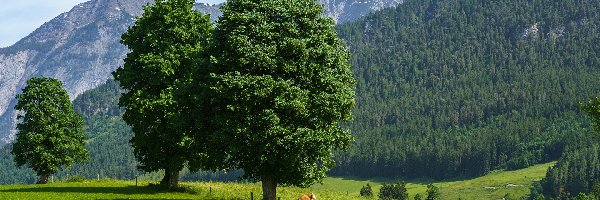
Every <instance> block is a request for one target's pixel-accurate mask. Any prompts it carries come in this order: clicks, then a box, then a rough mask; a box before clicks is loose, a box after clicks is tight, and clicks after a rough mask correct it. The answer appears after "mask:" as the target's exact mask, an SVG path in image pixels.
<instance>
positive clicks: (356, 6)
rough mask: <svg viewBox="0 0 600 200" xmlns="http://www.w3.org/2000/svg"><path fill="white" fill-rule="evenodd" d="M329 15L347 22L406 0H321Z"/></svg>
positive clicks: (339, 20)
mask: <svg viewBox="0 0 600 200" xmlns="http://www.w3.org/2000/svg"><path fill="white" fill-rule="evenodd" d="M319 1H320V2H321V4H323V7H324V9H325V12H326V13H327V15H328V16H329V17H331V18H333V19H334V20H335V21H336V23H338V24H341V23H346V22H351V21H354V20H356V19H358V18H361V17H363V16H365V15H367V14H369V13H371V12H373V11H378V10H381V9H384V8H388V7H394V6H397V5H398V4H401V3H402V2H403V1H404V0H319Z"/></svg>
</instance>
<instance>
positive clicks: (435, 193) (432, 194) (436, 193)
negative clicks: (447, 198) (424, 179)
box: [426, 183, 442, 200]
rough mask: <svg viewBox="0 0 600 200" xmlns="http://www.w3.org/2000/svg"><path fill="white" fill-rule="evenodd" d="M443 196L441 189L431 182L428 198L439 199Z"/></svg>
mask: <svg viewBox="0 0 600 200" xmlns="http://www.w3.org/2000/svg"><path fill="white" fill-rule="evenodd" d="M441 198H442V194H441V193H440V189H439V188H438V187H436V186H435V185H433V183H430V184H429V185H427V198H426V199H427V200H438V199H441Z"/></svg>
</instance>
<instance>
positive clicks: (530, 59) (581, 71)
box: [333, 0, 600, 178]
mask: <svg viewBox="0 0 600 200" xmlns="http://www.w3.org/2000/svg"><path fill="white" fill-rule="evenodd" d="M599 8H600V3H599V2H598V1H590V0H587V1H586V0H583V1H549V0H545V1H539V0H538V1H516V0H499V1H475V0H459V1H434V0H419V1H406V2H405V3H404V4H402V5H401V6H398V7H397V8H395V9H386V10H383V11H380V12H377V13H375V14H373V15H369V16H367V17H365V18H363V19H362V20H360V21H358V22H356V23H349V24H344V25H341V26H339V27H338V33H339V34H340V35H341V36H342V38H344V39H345V40H346V44H347V45H348V46H349V48H350V50H351V52H352V54H353V57H352V60H351V62H352V63H353V71H354V74H355V76H356V77H357V80H358V90H357V108H356V109H355V112H354V114H355V120H354V121H353V122H352V123H349V124H347V126H348V127H349V128H350V129H351V130H352V132H353V134H354V135H355V137H356V142H355V143H354V145H353V146H352V147H351V150H349V151H347V152H340V154H338V156H337V165H338V167H337V168H335V169H334V172H333V174H336V175H360V176H405V177H433V178H448V177H455V176H463V175H481V174H484V173H486V172H488V171H490V170H493V169H497V168H520V167H525V166H528V165H531V164H534V163H537V162H540V161H544V160H551V159H556V158H558V156H560V153H561V152H562V146H563V145H564V143H563V142H562V138H563V136H564V135H567V134H576V133H578V132H576V131H574V130H573V129H576V128H571V126H577V124H581V123H578V122H586V123H583V124H581V126H584V127H585V126H587V125H586V124H587V121H584V117H583V116H582V114H581V111H580V109H579V108H578V107H577V103H578V102H580V101H585V100H587V99H588V98H590V97H592V96H597V95H598V91H600V84H599V79H598V78H597V77H600V76H599V75H600V65H599V63H600V58H599V57H598V55H599V53H600V45H597V44H598V42H600V37H599V27H600V26H599V25H600V19H599V16H598V12H597V11H598V9H599Z"/></svg>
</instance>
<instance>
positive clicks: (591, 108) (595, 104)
mask: <svg viewBox="0 0 600 200" xmlns="http://www.w3.org/2000/svg"><path fill="white" fill-rule="evenodd" d="M579 106H580V107H581V109H583V111H585V112H586V113H587V114H588V115H589V116H590V118H591V119H592V122H593V123H594V127H595V128H596V133H599V134H600V97H596V98H592V99H590V100H589V101H588V103H587V104H584V103H580V104H579Z"/></svg>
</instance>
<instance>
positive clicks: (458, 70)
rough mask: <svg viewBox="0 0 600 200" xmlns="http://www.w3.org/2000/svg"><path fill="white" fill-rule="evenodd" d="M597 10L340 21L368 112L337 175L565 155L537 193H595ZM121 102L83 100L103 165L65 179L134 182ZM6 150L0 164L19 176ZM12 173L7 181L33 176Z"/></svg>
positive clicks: (441, 10) (435, 170) (430, 6)
mask: <svg viewBox="0 0 600 200" xmlns="http://www.w3.org/2000/svg"><path fill="white" fill-rule="evenodd" d="M598 10H600V2H598V1H593V0H563V1H551V0H533V1H517V0H496V1H476V0H458V1H444V0H418V1H417V0H407V1H405V2H404V3H403V4H401V5H400V6H398V7H397V8H390V9H384V10H382V11H379V12H376V13H374V14H371V15H368V16H366V17H364V18H362V19H361V20H359V21H357V22H353V23H347V24H342V25H338V26H337V31H338V34H339V35H340V36H341V37H342V38H343V39H344V40H345V42H346V45H347V46H348V47H349V49H350V51H351V53H352V55H353V56H352V58H351V63H352V68H353V72H354V75H355V77H356V79H357V81H358V82H357V92H356V94H357V104H356V109H355V110H354V120H353V121H351V122H349V123H345V124H344V126H345V127H346V128H348V129H349V130H350V131H351V132H352V134H353V136H354V139H355V141H354V142H353V143H352V145H351V146H350V149H349V150H347V151H339V152H336V154H335V161H336V167H334V168H333V169H332V171H330V175H336V176H359V177H396V178H432V179H448V178H459V177H474V176H480V175H484V174H486V173H488V172H490V171H493V170H497V169H509V170H511V169H520V168H524V167H528V166H531V165H533V164H537V163H542V162H548V161H552V160H560V161H559V164H558V165H557V166H556V167H554V168H552V169H551V170H549V171H548V177H547V178H546V179H544V180H542V181H541V182H540V184H539V185H538V187H537V188H534V189H533V190H532V191H534V192H539V193H543V194H546V195H550V196H555V197H556V196H561V195H563V196H564V195H567V192H568V193H569V194H573V195H576V194H577V193H579V192H590V191H591V190H592V189H593V188H594V183H595V182H598V181H600V175H598V174H596V173H598V170H597V169H595V168H597V166H598V165H599V164H598V163H599V162H598V159H599V158H600V157H599V156H598V155H599V150H598V149H599V147H598V144H597V142H596V141H595V140H597V139H590V138H594V137H592V136H591V135H593V134H592V132H593V129H592V128H591V127H592V125H591V121H590V120H589V117H588V116H587V115H586V114H585V113H584V111H582V110H581V108H580V107H579V105H578V104H579V102H586V101H587V100H588V99H590V98H592V97H595V96H600V79H599V78H598V77H600V57H599V56H598V55H600V45H598V44H600V13H599V12H598ZM119 93H120V91H119V87H118V83H116V82H114V81H109V82H108V83H107V84H105V85H103V86H101V87H100V88H97V89H95V90H92V91H88V92H86V93H84V94H82V95H80V96H79V97H78V98H77V99H76V100H75V101H74V107H75V110H76V111H77V112H79V113H81V114H82V115H83V116H84V120H85V124H86V133H87V136H86V139H87V140H88V145H87V146H86V148H87V149H89V150H90V154H91V160H90V161H89V162H88V163H85V164H82V165H76V166H75V167H74V168H73V170H70V171H68V170H65V171H62V172H60V173H63V174H64V173H73V172H74V171H78V173H80V174H81V175H85V176H89V177H95V176H96V174H103V176H105V177H114V178H127V179H129V178H131V177H134V176H135V174H136V173H137V172H136V170H135V165H136V163H135V161H134V157H133V154H132V153H131V152H132V149H131V147H130V146H129V139H130V138H131V136H132V133H131V130H130V128H129V127H128V126H127V125H126V124H125V123H124V122H123V121H122V119H121V117H120V116H121V115H122V113H123V111H122V110H120V109H119V108H118V106H117V105H116V104H117V102H118V97H119ZM99 141H102V142H99ZM7 147H8V146H5V147H3V148H2V151H3V152H2V153H1V154H0V155H1V157H0V165H2V169H11V170H12V169H14V168H15V167H14V166H13V164H12V161H10V160H11V158H10V157H9V155H10V154H9V153H8V152H9V150H8V149H9V148H7ZM9 161H10V162H9ZM561 163H565V164H561ZM569 163H571V164H569ZM574 163H578V164H574ZM578 166H580V167H578ZM11 170H2V171H0V175H1V176H0V179H1V180H0V182H2V183H10V182H30V181H31V180H34V179H35V177H34V174H32V172H29V171H26V170H25V169H14V170H13V171H11ZM15 170H22V171H24V173H25V174H31V176H20V177H15V176H14V175H11V174H13V172H14V171H15ZM5 173H7V174H5ZM60 173H59V174H60ZM564 174H572V176H565V175H564ZM215 176H216V177H220V176H219V175H193V176H192V175H190V177H196V178H199V179H200V178H206V177H213V178H214V177H215ZM183 179H185V176H184V177H183Z"/></svg>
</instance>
